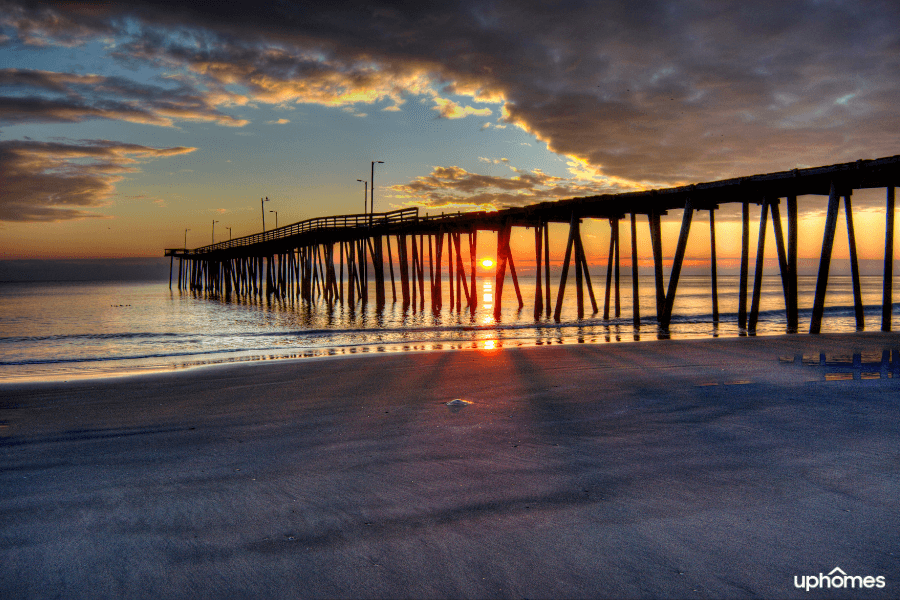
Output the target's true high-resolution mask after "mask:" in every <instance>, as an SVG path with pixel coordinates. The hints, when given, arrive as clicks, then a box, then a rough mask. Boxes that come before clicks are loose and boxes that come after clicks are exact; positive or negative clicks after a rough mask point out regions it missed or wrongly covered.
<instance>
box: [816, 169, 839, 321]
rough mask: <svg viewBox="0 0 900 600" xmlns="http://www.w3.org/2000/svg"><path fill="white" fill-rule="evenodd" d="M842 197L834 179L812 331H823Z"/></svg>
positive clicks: (823, 241)
mask: <svg viewBox="0 0 900 600" xmlns="http://www.w3.org/2000/svg"><path fill="white" fill-rule="evenodd" d="M840 201H841V197H840V195H839V194H838V190H837V186H836V185H835V183H834V182H833V181H832V182H831V191H830V193H829V195H828V212H827V213H826V214H825V233H824V234H823V237H822V254H821V255H820V256H819V274H818V275H817V277H816V296H815V299H814V300H813V308H812V317H811V318H810V322H809V332H810V333H820V332H821V331H822V316H823V315H824V313H825V289H826V287H827V286H828V270H829V268H830V267H831V250H832V248H833V246H834V232H835V229H836V227H837V213H838V208H839V206H840Z"/></svg>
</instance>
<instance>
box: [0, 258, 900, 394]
mask: <svg viewBox="0 0 900 600" xmlns="http://www.w3.org/2000/svg"><path fill="white" fill-rule="evenodd" d="M528 280H530V281H528ZM520 283H521V284H522V288H521V289H522V295H523V300H524V302H525V306H524V308H522V309H521V310H520V309H519V308H518V302H517V301H516V295H515V291H514V288H513V286H512V283H511V281H509V280H508V279H507V282H506V284H505V286H504V291H503V303H502V315H501V318H500V320H499V321H495V319H494V304H493V303H494V301H495V300H496V294H495V290H494V289H493V288H494V281H493V278H487V277H485V278H479V279H478V280H477V281H476V288H477V294H478V296H477V298H478V306H477V308H476V310H475V312H474V314H473V313H472V312H470V311H469V309H468V308H467V307H466V306H465V302H464V301H463V308H462V311H460V312H458V311H456V310H454V309H453V308H451V307H450V306H449V302H448V301H447V300H446V299H445V302H444V306H443V308H442V310H440V311H438V312H432V311H431V309H430V306H429V303H428V302H426V308H425V310H424V311H422V310H418V307H408V308H406V309H404V307H403V305H402V303H401V302H399V300H398V301H397V302H392V299H391V288H390V283H388V285H387V303H386V305H385V307H384V308H383V310H378V309H377V307H376V305H375V302H374V297H373V299H372V300H371V301H370V302H369V303H368V304H367V305H366V306H365V307H363V306H362V305H359V304H358V305H357V306H354V307H350V306H346V305H341V304H334V305H328V304H326V303H325V302H323V301H321V300H320V301H318V302H317V303H314V304H309V303H305V302H302V301H299V300H275V299H265V298H264V299H262V300H260V299H258V298H247V297H236V296H231V297H229V298H225V297H222V296H217V295H211V294H205V293H195V292H187V291H178V290H177V289H176V290H170V289H169V287H168V282H158V283H156V282H153V283H147V282H29V283H0V383H10V382H18V381H27V380H68V379H75V378H89V377H104V376H116V375H125V374H132V373H144V372H152V371H168V370H174V369H184V368H193V367H200V366H204V365H213V364H221V363H229V362H243V361H260V360H278V359H286V358H305V357H316V356H334V355H346V354H365V353H378V352H416V351H426V350H460V349H492V348H501V347H512V346H534V345H546V344H579V343H618V342H623V343H624V342H631V343H633V342H641V341H647V340H656V339H660V338H672V339H684V338H697V337H713V336H721V337H731V336H738V335H742V334H743V332H741V331H740V330H739V328H738V325H737V306H738V277H737V276H720V277H719V286H718V287H719V312H720V322H719V324H718V325H717V326H716V325H714V324H713V322H712V302H711V293H710V279H709V277H708V276H691V275H682V278H681V280H680V283H679V286H678V292H677V295H676V301H675V309H674V317H673V319H672V324H671V327H670V330H669V332H668V333H663V332H660V331H659V328H658V327H657V324H656V320H655V311H656V309H655V291H654V290H655V289H654V286H653V280H652V275H647V276H644V275H643V274H642V275H641V279H640V281H639V283H640V296H639V300H640V308H641V317H642V323H641V325H640V327H638V328H635V327H634V325H633V320H632V308H631V307H632V302H631V280H630V278H628V277H623V279H622V286H621V299H622V303H621V304H622V308H621V313H620V316H619V317H618V318H616V317H614V316H613V315H614V307H613V308H612V309H611V317H612V318H610V319H609V320H608V321H606V320H604V319H603V318H602V317H603V304H604V290H605V279H604V278H603V277H594V279H593V283H594V291H595V294H596V297H597V302H598V308H599V312H598V313H597V314H592V312H593V311H592V309H591V305H590V301H589V300H588V299H587V292H585V304H586V312H585V317H584V318H583V319H578V318H577V314H576V304H575V289H574V285H570V286H569V287H568V288H567V291H566V299H565V302H564V305H563V311H562V314H561V319H560V322H559V323H557V322H556V321H554V320H553V319H552V317H551V318H547V317H546V315H544V316H542V317H541V318H540V319H538V320H535V318H534V310H533V306H534V304H533V302H534V290H535V286H534V283H533V279H532V278H523V279H522V280H521V281H520ZM894 286H895V288H896V289H898V290H900V277H898V279H897V281H895V283H894ZM370 287H371V286H370ZM443 289H444V294H445V295H446V293H447V289H448V282H447V281H446V280H445V281H444V285H443ZM751 291H752V290H751ZM814 291H815V277H814V276H801V277H800V279H799V296H800V330H801V332H803V331H806V330H808V327H809V319H810V314H811V306H812V302H813V296H814ZM397 293H398V298H399V285H398V289H397ZM862 293H863V303H864V304H865V305H866V325H865V328H866V330H873V331H877V330H879V329H880V327H881V293H882V282H881V278H880V277H877V276H876V277H863V278H862ZM372 294H373V295H374V290H373V291H372ZM555 299H556V296H555V292H554V294H553V302H554V303H555ZM760 306H761V312H760V318H759V324H758V326H757V332H756V335H778V334H782V333H785V331H786V322H785V313H784V297H783V292H782V288H781V281H780V278H779V277H778V275H777V273H776V274H774V275H773V276H769V275H767V276H766V277H764V286H763V289H762V296H761V303H760ZM893 308H894V310H893V314H894V328H896V327H897V326H898V325H900V323H898V322H897V314H898V312H900V304H895V305H894V307H893ZM822 331H823V332H851V331H856V323H855V318H854V310H853V292H852V286H851V281H850V278H849V277H847V276H834V275H833V276H832V277H831V279H830V281H829V286H828V294H827V297H826V312H825V318H824V321H823V326H822Z"/></svg>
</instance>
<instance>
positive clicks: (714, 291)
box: [709, 208, 719, 325]
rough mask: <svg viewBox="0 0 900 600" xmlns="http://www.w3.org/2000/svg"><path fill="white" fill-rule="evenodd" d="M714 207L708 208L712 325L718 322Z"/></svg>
mask: <svg viewBox="0 0 900 600" xmlns="http://www.w3.org/2000/svg"><path fill="white" fill-rule="evenodd" d="M716 262H717V261H716V209H715V208H711V209H709V276H710V279H711V280H712V281H711V287H712V317H713V325H718V324H719V278H718V276H717V273H716Z"/></svg>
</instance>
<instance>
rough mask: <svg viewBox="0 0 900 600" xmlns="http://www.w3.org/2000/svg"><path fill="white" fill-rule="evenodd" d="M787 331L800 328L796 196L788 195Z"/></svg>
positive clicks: (794, 331) (795, 331) (795, 330)
mask: <svg viewBox="0 0 900 600" xmlns="http://www.w3.org/2000/svg"><path fill="white" fill-rule="evenodd" d="M787 213H788V217H787V219H788V249H787V265H788V289H789V291H790V294H789V297H790V304H789V306H788V311H787V312H788V323H787V324H788V333H797V330H798V329H799V328H800V314H799V300H798V298H797V196H788V199H787Z"/></svg>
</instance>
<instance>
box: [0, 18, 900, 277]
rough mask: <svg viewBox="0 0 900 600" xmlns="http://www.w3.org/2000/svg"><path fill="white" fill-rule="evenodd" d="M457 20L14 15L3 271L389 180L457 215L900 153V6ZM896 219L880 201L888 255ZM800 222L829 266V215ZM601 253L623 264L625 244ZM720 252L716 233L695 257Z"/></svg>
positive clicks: (598, 243)
mask: <svg viewBox="0 0 900 600" xmlns="http://www.w3.org/2000/svg"><path fill="white" fill-rule="evenodd" d="M432 4H433V3H421V2H408V3H403V2H391V3H379V2H371V1H367V2H365V3H322V2H316V3H302V2H289V1H277V2H271V3H260V2H252V3H251V2H242V1H235V2H223V3H219V2H185V3H177V2H146V1H144V2H142V1H135V0H128V1H122V2H119V1H116V0H111V1H106V2H102V3H99V2H98V3H94V2H42V3H32V2H6V1H4V0H0V259H7V260H8V259H41V258H44V259H54V258H55V259H58V258H116V257H151V256H160V255H161V254H162V252H163V249H165V248H178V247H182V246H184V245H185V242H186V243H187V246H188V247H197V246H201V245H205V244H208V243H210V242H211V241H212V240H213V239H214V240H215V241H222V240H225V239H228V238H229V236H232V237H240V236H243V235H249V234H252V233H256V232H258V231H260V230H261V228H262V219H263V216H264V217H265V220H266V227H267V228H271V227H273V226H274V224H275V219H276V215H275V214H274V212H270V211H277V219H278V224H279V225H284V224H287V223H291V222H296V221H299V220H303V219H306V218H310V217H316V216H324V215H331V214H348V213H358V212H362V211H363V206H364V204H363V202H364V198H363V194H364V184H363V183H361V182H359V181H357V180H360V179H362V180H368V179H369V178H370V175H371V163H372V161H383V164H377V165H376V167H375V210H376V211H385V210H392V209H396V208H404V207H409V206H418V207H419V208H420V213H423V214H424V213H430V214H434V213H437V212H455V211H468V210H492V209H498V208H503V207H508V206H520V205H525V204H530V203H533V202H539V201H546V200H553V199H561V198H570V197H576V196H588V195H593V194H599V193H610V192H619V191H631V190H641V189H650V188H658V187H669V186H674V185H681V184H685V183H693V182H702V181H712V180H717V179H723V178H728V177H736V176H742V175H752V174H757V173H765V172H771V171H782V170H788V169H792V168H802V167H811V166H819V165H828V164H834V163H838V162H847V161H854V160H857V159H870V158H878V157H883V156H891V155H895V154H900V102H898V101H897V99H898V97H900V3H897V2H890V1H886V2H865V1H854V2H839V1H827V0H820V1H812V0H810V1H796V2H795V1H784V0H779V1H775V2H768V1H754V2H730V1H723V0H710V1H689V0H688V1H679V2H676V1H656V2H654V1H647V2H643V1H642V2H635V1H634V0H610V1H605V2H584V3H581V2H534V3H532V2H503V1H497V2H490V1H488V2H484V1H482V2H453V1H447V2H442V3H440V4H439V6H433V5H432ZM263 197H267V198H268V199H269V201H268V202H265V203H263V204H264V206H263V207H262V208H261V203H260V199H261V198H263ZM883 206H884V190H877V191H872V192H862V193H859V194H857V196H855V197H854V208H855V209H857V213H856V214H855V219H856V222H855V225H856V228H857V238H858V242H859V244H860V252H861V256H862V257H863V258H870V259H876V258H879V257H880V256H881V255H880V253H881V252H883V235H884V208H883ZM800 207H801V232H802V233H801V240H800V255H801V257H803V256H807V257H811V256H817V255H818V249H819V247H820V246H821V236H822V228H823V227H822V221H823V208H824V202H823V199H822V198H821V197H808V198H801V202H800ZM263 211H265V212H263ZM677 212H678V211H676V212H675V213H673V214H672V215H670V218H668V219H666V220H665V221H664V233H666V234H667V241H666V245H664V252H665V253H667V254H671V250H672V248H674V245H675V239H676V238H677V229H678V227H679V225H680V215H679V214H677ZM735 215H736V213H735V212H734V211H728V210H723V211H722V213H721V215H717V238H718V240H717V242H718V244H719V246H717V250H718V253H719V256H720V257H723V258H724V259H725V260H727V259H729V257H732V258H733V257H735V256H738V255H739V252H740V248H739V228H738V226H737V224H736V222H735V221H734V219H735ZM755 218H756V217H755V215H754V219H755ZM705 220H706V217H705V216H698V218H697V220H696V221H695V223H704V224H705V222H706V221H705ZM641 228H642V229H641V233H640V234H639V242H640V243H641V245H642V247H647V246H646V243H647V239H648V236H647V235H646V232H645V231H644V230H646V224H645V223H641ZM186 230H187V231H186ZM563 231H564V228H562V227H561V226H560V227H557V228H555V229H554V236H555V237H556V238H557V239H558V238H560V237H561V236H562V235H563V233H562V232H563ZM583 231H584V235H585V244H586V246H587V250H588V252H589V253H591V252H593V253H594V254H595V255H600V256H605V254H606V249H607V244H608V239H609V226H608V224H606V223H601V222H591V223H586V225H585V226H584V229H583ZM531 235H532V234H531V233H530V232H524V231H519V232H517V233H516V235H515V236H514V240H513V243H514V250H515V249H516V247H517V246H518V247H519V248H522V249H525V248H529V245H528V243H529V242H528V240H529V239H533V238H532V237H531ZM704 236H706V237H704ZM844 237H846V236H844ZM841 240H842V238H841V236H840V235H839V236H838V240H837V242H836V246H835V252H836V254H837V255H838V256H841V255H846V240H845V239H844V241H843V242H842V241H841ZM622 243H623V251H624V253H625V254H627V253H628V252H627V250H628V248H629V246H630V243H629V242H628V241H627V237H625V238H623V242H622ZM753 244H754V247H755V241H753ZM563 245H564V244H563ZM767 245H768V248H769V249H770V252H772V253H773V256H774V248H775V246H774V241H772V240H770V241H769V242H767ZM556 246H560V244H556ZM554 252H555V253H557V254H561V253H562V248H561V247H560V248H559V250H558V252H557V251H556V250H554ZM842 253H843V254H842ZM708 255H709V248H708V229H707V230H704V229H703V227H702V226H698V225H695V227H694V229H693V230H692V233H691V245H690V246H689V250H688V256H689V258H693V259H697V260H702V259H703V258H705V257H708Z"/></svg>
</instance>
